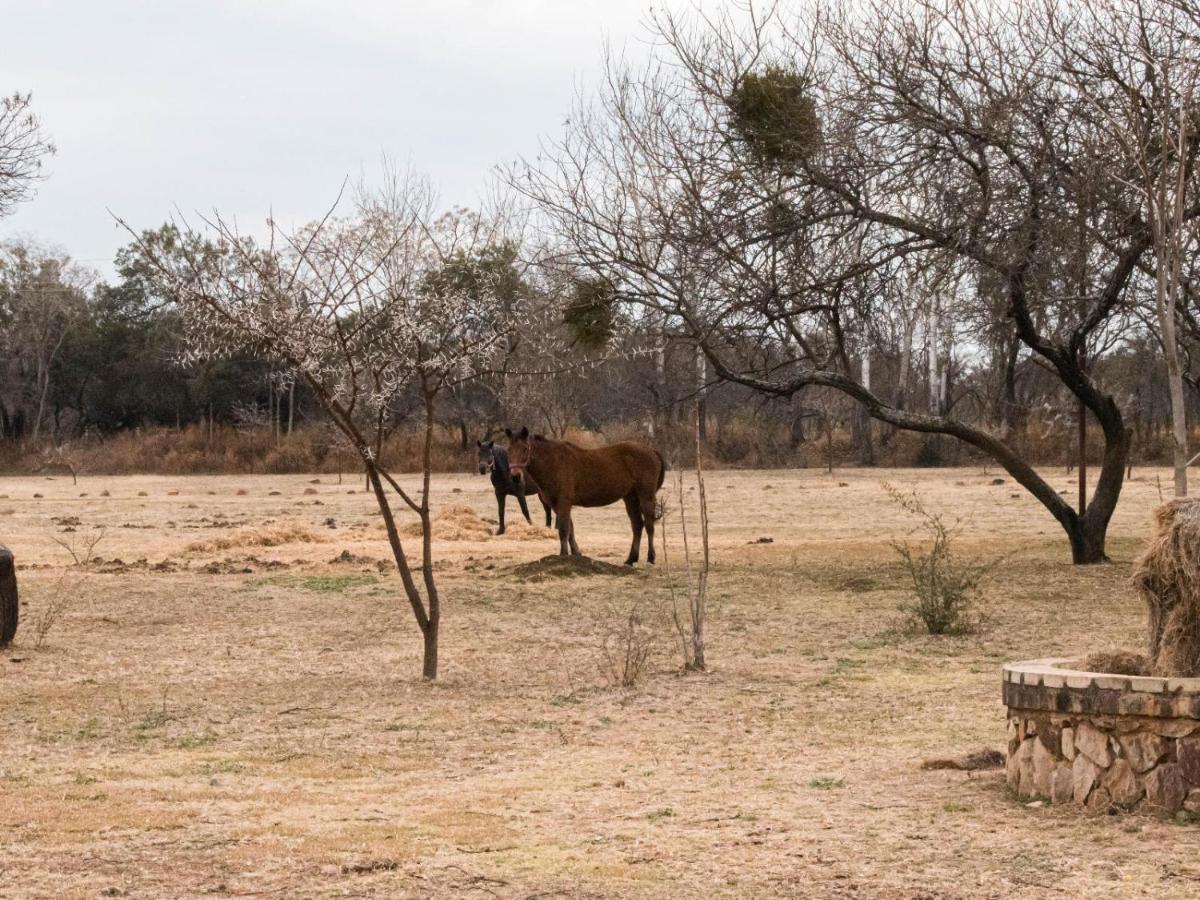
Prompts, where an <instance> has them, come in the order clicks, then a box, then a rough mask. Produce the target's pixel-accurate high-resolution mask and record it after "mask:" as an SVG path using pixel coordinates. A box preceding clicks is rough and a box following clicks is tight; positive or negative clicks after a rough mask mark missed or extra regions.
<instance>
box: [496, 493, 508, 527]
mask: <svg viewBox="0 0 1200 900" xmlns="http://www.w3.org/2000/svg"><path fill="white" fill-rule="evenodd" d="M506 496H507V494H505V492H504V491H502V490H497V491H496V507H497V509H498V510H499V512H498V514H497V515H498V517H499V519H500V527H499V528H498V529H497V530H496V534H504V500H505V497H506Z"/></svg>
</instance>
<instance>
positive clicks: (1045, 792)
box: [1031, 734, 1058, 797]
mask: <svg viewBox="0 0 1200 900" xmlns="http://www.w3.org/2000/svg"><path fill="white" fill-rule="evenodd" d="M1031 759H1032V763H1033V793H1034V795H1035V796H1038V797H1050V796H1051V794H1052V793H1053V791H1052V788H1053V784H1054V770H1055V769H1056V768H1057V767H1058V757H1057V756H1055V755H1054V754H1053V753H1051V752H1050V751H1049V750H1048V749H1047V748H1046V745H1045V743H1043V742H1042V739H1041V735H1040V734H1039V735H1038V737H1037V738H1036V739H1035V740H1034V742H1033V753H1032V755H1031Z"/></svg>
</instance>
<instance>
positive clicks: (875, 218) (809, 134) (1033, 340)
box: [511, 0, 1200, 563]
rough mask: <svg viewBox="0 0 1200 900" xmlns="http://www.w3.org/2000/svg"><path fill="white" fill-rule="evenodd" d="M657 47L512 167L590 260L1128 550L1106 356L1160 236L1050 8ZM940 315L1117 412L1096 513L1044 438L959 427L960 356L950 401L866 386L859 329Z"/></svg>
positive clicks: (1085, 539) (721, 359) (879, 10)
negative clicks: (1062, 52) (1099, 375)
mask: <svg viewBox="0 0 1200 900" xmlns="http://www.w3.org/2000/svg"><path fill="white" fill-rule="evenodd" d="M1062 14H1063V15H1064V16H1066V15H1068V13H1067V12H1064V13H1062ZM658 32H659V34H658V37H659V38H660V40H659V43H658V46H659V47H660V48H661V53H660V56H659V57H658V58H657V59H655V60H654V61H652V62H651V64H650V65H649V67H648V68H646V69H643V70H638V71H631V70H628V69H626V68H623V67H622V66H620V65H615V64H614V65H612V66H610V73H609V78H608V81H607V85H606V88H605V90H604V91H603V92H602V95H601V96H600V97H599V98H598V100H597V102H596V103H595V104H594V105H583V106H581V108H579V109H578V110H576V111H575V112H574V113H573V114H572V116H571V119H570V122H569V125H568V126H567V133H566V135H565V136H564V137H563V138H562V139H561V140H560V141H559V142H558V143H557V144H556V145H554V146H553V147H551V148H549V151H548V152H547V153H546V154H544V155H543V156H542V157H539V159H538V161H537V162H536V163H534V164H529V165H526V166H525V167H523V168H521V169H517V170H514V171H513V172H512V175H511V180H512V182H513V183H514V184H515V185H516V186H517V187H519V188H520V189H521V190H523V191H524V192H525V193H526V194H527V195H528V196H530V197H531V198H533V199H534V200H535V201H536V202H537V203H538V204H539V206H540V208H541V209H542V211H543V213H544V214H545V216H546V218H547V220H548V222H549V223H550V226H551V227H552V228H553V229H554V230H555V231H556V232H557V233H558V234H559V235H560V239H561V240H562V242H563V243H564V245H565V247H566V251H565V252H566V253H568V254H569V255H570V256H571V258H572V259H573V260H574V261H575V262H576V263H577V264H578V265H580V266H582V267H584V268H586V269H588V270H589V271H592V272H594V273H596V274H597V275H598V276H600V277H603V278H606V279H607V280H608V281H609V282H610V283H612V284H613V285H614V286H615V288H616V291H617V294H618V296H619V297H620V299H621V301H622V302H623V303H626V304H631V305H640V306H643V307H648V308H651V309H654V310H657V311H661V312H665V313H667V314H668V315H670V316H672V317H673V318H674V319H675V320H676V321H678V322H680V323H681V326H682V327H683V328H684V329H685V330H686V331H687V332H688V334H689V335H690V336H691V337H692V338H693V339H694V340H696V341H697V342H698V343H699V344H700V346H701V347H702V348H703V350H704V353H705V355H706V357H707V359H708V362H709V365H710V369H711V371H712V372H713V374H714V375H715V376H717V377H719V378H721V379H724V380H726V381H729V382H734V383H737V384H740V385H743V386H746V387H749V388H752V389H753V390H755V391H759V392H762V393H764V394H768V395H776V396H781V397H791V396H793V395H794V394H796V393H797V392H799V391H801V390H803V389H805V388H807V387H809V386H813V385H820V386H825V387H829V388H833V389H835V390H838V391H840V392H842V393H844V394H846V395H848V396H849V397H851V398H852V399H853V400H855V401H857V402H858V403H860V404H862V405H863V406H864V408H865V409H866V410H867V412H868V413H869V414H870V415H871V416H872V417H874V418H876V419H879V420H881V421H883V422H886V423H889V424H891V425H893V426H896V427H898V428H902V429H908V430H913V431H918V432H925V433H930V434H935V435H937V434H944V435H948V436H951V437H954V438H956V439H958V440H960V441H963V442H965V443H967V444H969V445H971V446H973V447H975V448H977V449H978V450H980V451H982V452H983V453H986V454H987V455H989V456H991V457H992V458H994V459H995V460H996V461H997V462H999V463H1000V464H1001V465H1002V466H1003V467H1004V468H1005V469H1006V470H1007V471H1008V472H1009V473H1010V474H1011V475H1012V477H1013V478H1014V479H1015V480H1016V481H1017V482H1018V483H1020V484H1021V485H1022V486H1023V487H1025V488H1026V489H1027V490H1028V491H1029V492H1030V493H1031V494H1033V496H1034V497H1036V498H1037V499H1038V500H1039V501H1040V502H1041V503H1042V504H1043V506H1045V507H1046V509H1047V510H1048V511H1049V512H1050V513H1051V515H1053V516H1054V518H1055V519H1056V520H1057V521H1058V522H1059V524H1060V525H1061V526H1062V528H1063V529H1064V531H1065V532H1066V535H1067V537H1068V540H1069V543H1070V548H1071V555H1072V558H1073V560H1074V561H1075V562H1078V563H1093V562H1099V561H1101V560H1103V559H1104V558H1105V553H1104V547H1105V537H1106V534H1107V528H1108V523H1109V521H1110V519H1111V517H1112V513H1113V510H1114V509H1115V507H1116V503H1117V500H1118V498H1119V496H1120V491H1121V486H1122V482H1123V479H1124V475H1125V461H1126V458H1127V454H1128V440H1129V439H1128V436H1127V433H1126V428H1125V424H1124V420H1123V417H1122V413H1121V410H1120V408H1119V406H1118V403H1117V400H1116V397H1115V396H1114V395H1113V393H1111V392H1110V391H1108V390H1106V388H1105V387H1104V385H1102V384H1101V383H1100V382H1099V381H1098V380H1097V379H1096V378H1095V376H1094V367H1095V364H1096V361H1097V359H1098V358H1099V354H1102V353H1103V352H1104V351H1105V349H1107V348H1111V347H1112V346H1114V341H1118V340H1120V335H1121V334H1123V333H1124V326H1125V325H1126V324H1127V323H1128V307H1127V301H1128V296H1127V292H1128V288H1129V286H1130V283H1131V279H1132V278H1133V277H1134V275H1135V273H1136V272H1137V271H1138V268H1139V266H1140V265H1141V264H1142V263H1143V262H1144V260H1145V259H1146V257H1147V255H1148V253H1149V251H1150V250H1151V248H1152V247H1153V232H1152V229H1151V228H1150V226H1149V225H1148V224H1147V223H1146V222H1145V221H1144V220H1142V219H1140V218H1139V217H1138V216H1137V214H1136V211H1137V208H1136V206H1134V205H1132V204H1131V198H1130V197H1129V191H1128V187H1127V185H1123V184H1121V183H1118V182H1115V181H1114V180H1113V179H1112V178H1109V177H1107V173H1108V167H1107V160H1106V159H1105V158H1104V156H1105V153H1106V152H1107V151H1106V143H1105V140H1104V136H1103V135H1102V134H1099V133H1097V131H1096V128H1095V124H1094V120H1093V117H1092V116H1091V115H1090V113H1088V111H1087V110H1088V107H1087V102H1088V101H1087V100H1086V99H1085V98H1083V97H1080V96H1079V95H1078V94H1077V93H1072V92H1071V91H1069V90H1066V89H1065V88H1064V87H1063V81H1064V78H1063V73H1062V72H1061V71H1060V67H1059V66H1058V63H1057V62H1056V60H1057V56H1056V54H1055V53H1053V52H1051V44H1052V43H1053V42H1054V33H1053V29H1052V26H1051V23H1050V22H1048V21H1047V14H1046V13H1045V12H1044V11H1039V10H1036V9H1033V8H1030V7H1028V6H1024V5H1018V6H1015V7H1013V8H1012V9H1007V8H1003V9H1001V8H997V7H995V6H994V5H991V4H986V3H982V2H962V3H958V2H955V3H949V2H940V0H918V2H906V0H872V2H867V3H849V2H846V3H843V4H840V5H838V4H834V5H831V6H822V7H820V8H817V7H807V6H806V7H803V8H801V9H799V10H796V11H795V12H794V15H791V16H790V18H788V19H786V20H785V19H784V18H783V16H782V14H781V13H779V11H778V10H775V9H774V8H772V9H768V10H767V12H766V14H760V13H759V12H758V11H756V10H754V9H750V10H749V11H748V13H743V14H734V13H731V14H727V15H725V16H723V17H722V16H717V17H709V18H703V19H699V20H696V19H688V18H682V19H681V18H675V17H672V16H670V15H664V16H661V17H660V18H659V19H658ZM634 198H636V202H635V201H634ZM1197 216H1200V207H1196V206H1192V207H1189V208H1188V209H1186V210H1185V211H1184V212H1183V219H1184V221H1191V220H1193V219H1195V218H1197ZM899 261H905V262H907V263H908V264H909V265H912V266H914V267H915V268H916V269H917V270H919V271H921V270H926V271H928V270H932V269H935V268H937V267H938V266H942V267H944V269H945V271H947V272H948V273H950V274H951V275H953V276H954V279H953V280H954V283H957V284H960V285H961V286H962V287H961V289H960V290H957V291H949V290H943V291H938V292H935V293H934V294H933V295H932V296H927V297H913V296H904V295H902V294H901V295H898V292H896V291H895V290H889V289H888V283H887V282H888V280H889V279H891V278H892V277H893V275H894V267H895V264H896V263H897V262H899ZM985 280H986V281H987V282H988V283H989V285H990V287H991V288H992V290H991V291H990V293H989V295H988V301H989V302H988V303H987V304H986V305H985V304H981V303H980V302H979V301H980V298H981V296H982V295H983V294H982V292H981V291H980V290H979V289H978V287H979V285H980V284H982V283H983V282H984V281H985ZM996 297H999V298H1002V302H1001V303H1000V304H997V303H996V302H995V298H996ZM917 303H925V304H927V305H926V306H925V312H926V316H925V319H926V321H927V322H931V320H932V317H931V316H929V313H930V311H932V310H933V309H937V310H939V314H938V324H937V327H936V328H931V329H930V331H931V335H930V336H931V337H932V336H933V333H941V332H942V331H943V326H942V324H941V320H942V319H943V318H944V317H946V316H948V315H949V314H950V313H951V312H952V311H953V313H954V315H955V316H957V317H958V318H959V319H960V320H961V319H963V318H964V317H965V316H966V311H965V310H964V309H963V306H964V305H967V304H971V307H970V312H971V313H972V314H973V315H975V317H976V319H977V320H978V319H980V318H982V317H984V316H986V315H988V314H989V313H994V312H997V311H998V312H1000V314H1001V316H1002V317H1003V318H1002V320H1001V321H997V322H995V324H996V325H997V326H999V325H1000V324H1002V322H1003V323H1007V324H1008V325H1009V326H1010V327H1011V333H1012V335H1013V337H1014V339H1015V340H1016V341H1018V342H1019V343H1020V345H1021V348H1022V350H1023V352H1024V353H1026V354H1027V355H1028V356H1029V357H1030V358H1031V359H1034V360H1036V363H1037V365H1038V366H1039V367H1040V370H1041V371H1043V372H1044V373H1046V375H1047V377H1050V378H1052V379H1054V381H1055V383H1056V385H1057V386H1058V387H1059V388H1060V389H1061V390H1062V391H1064V392H1066V393H1069V394H1070V395H1073V397H1074V398H1075V399H1076V401H1077V402H1078V404H1079V405H1080V408H1082V409H1083V410H1084V411H1085V412H1086V413H1087V414H1088V415H1089V416H1090V417H1093V418H1094V419H1095V420H1096V421H1098V422H1099V424H1100V432H1101V437H1102V439H1103V443H1104V451H1103V458H1102V461H1101V469H1100V475H1099V478H1098V481H1097V483H1096V487H1095V491H1094V494H1093V496H1092V498H1091V500H1090V502H1089V503H1087V505H1086V508H1080V509H1075V508H1073V507H1072V506H1071V504H1070V503H1069V501H1068V500H1067V499H1065V498H1064V497H1062V496H1060V495H1059V493H1058V491H1057V490H1055V489H1054V488H1053V487H1052V486H1051V485H1050V484H1049V482H1047V481H1046V479H1045V478H1043V477H1042V476H1041V475H1040V474H1039V473H1038V472H1037V470H1036V469H1035V468H1034V466H1033V465H1032V464H1031V463H1030V461H1029V460H1028V459H1026V458H1025V457H1024V456H1023V455H1022V452H1021V450H1020V449H1019V445H1017V444H1014V443H1013V442H1011V441H1010V440H1008V439H1006V437H1005V436H1004V435H1003V434H998V433H996V432H993V431H992V430H990V429H988V428H987V427H982V426H979V425H976V424H973V423H971V422H970V421H969V420H967V419H965V418H963V417H960V416H958V415H956V413H955V410H954V408H953V398H952V397H950V396H949V394H948V392H947V391H946V387H947V386H948V385H946V384H945V382H946V380H947V378H948V375H949V372H948V370H947V368H946V367H945V366H944V365H943V364H942V363H941V362H940V361H938V362H936V363H935V366H934V372H933V375H932V377H931V381H933V382H935V383H933V384H931V385H930V386H929V387H930V395H931V397H933V398H935V403H934V404H933V407H931V408H930V410H929V411H928V412H918V411H915V410H913V409H912V408H911V406H912V404H911V403H909V404H908V406H906V407H901V406H899V405H898V404H897V403H896V402H895V392H894V391H888V390H886V386H885V385H884V384H883V383H882V382H880V383H879V384H878V386H876V385H875V384H874V383H873V384H872V386H871V388H867V387H866V386H865V385H864V384H863V383H862V381H861V372H860V370H858V369H857V368H856V367H855V365H854V362H853V358H852V355H853V349H854V341H855V336H856V335H863V334H870V333H872V329H871V327H870V325H871V323H872V322H875V321H876V320H878V319H879V318H880V316H882V315H885V305H886V306H887V307H894V306H896V305H899V306H901V307H906V308H909V309H911V307H912V306H913V305H915V304H917ZM997 306H999V307H1000V308H999V310H997ZM910 315H911V312H909V311H907V310H906V312H905V314H904V315H903V316H898V317H896V318H899V319H900V320H904V319H906V318H908V317H909V316H910ZM918 320H919V319H918ZM927 346H928V348H929V350H930V351H935V350H936V351H938V352H939V353H940V352H941V351H943V350H945V349H946V347H945V345H944V344H943V343H941V342H940V341H937V340H934V341H932V342H927ZM930 355H931V356H932V353H931V354H930ZM931 361H932V360H931ZM873 380H874V379H873ZM889 394H891V395H893V396H889Z"/></svg>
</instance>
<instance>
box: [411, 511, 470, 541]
mask: <svg viewBox="0 0 1200 900" xmlns="http://www.w3.org/2000/svg"><path fill="white" fill-rule="evenodd" d="M400 533H401V534H403V535H405V536H406V537H418V538H419V537H420V536H421V523H420V522H410V523H409V524H407V525H405V526H404V527H403V528H401V529H400ZM491 536H492V526H491V525H490V524H489V523H487V522H485V521H484V520H483V519H482V518H480V516H479V514H478V513H476V512H475V510H473V509H471V507H469V506H448V507H446V509H444V510H442V511H441V512H440V513H438V514H437V516H435V517H434V519H433V537H434V539H435V540H439V541H486V540H487V539H488V538H490V537H491Z"/></svg>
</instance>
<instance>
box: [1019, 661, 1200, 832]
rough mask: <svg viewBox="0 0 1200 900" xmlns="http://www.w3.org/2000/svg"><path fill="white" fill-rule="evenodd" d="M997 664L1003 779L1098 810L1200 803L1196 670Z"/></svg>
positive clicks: (1162, 810)
mask: <svg viewBox="0 0 1200 900" xmlns="http://www.w3.org/2000/svg"><path fill="white" fill-rule="evenodd" d="M1070 664H1071V661H1070V660H1033V661H1031V662H1025V663H1012V664H1010V665H1007V666H1005V667H1004V703H1005V705H1006V706H1007V707H1008V758H1007V776H1008V784H1009V786H1010V787H1011V788H1012V789H1013V790H1014V791H1015V792H1016V793H1017V795H1018V796H1020V797H1022V798H1027V799H1044V800H1048V801H1050V802H1052V803H1075V804H1079V805H1082V806H1086V807H1087V808H1089V809H1092V810H1096V811H1101V812H1108V811H1113V810H1114V809H1122V810H1138V811H1144V812H1150V813H1154V814H1158V815H1176V814H1178V813H1180V812H1181V811H1182V812H1185V813H1200V679H1194V678H1189V679H1167V678H1142V677H1132V676H1121V675H1106V674H1102V673H1095V672H1083V671H1078V670H1075V669H1071V668H1068V667H1069V666H1070Z"/></svg>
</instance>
